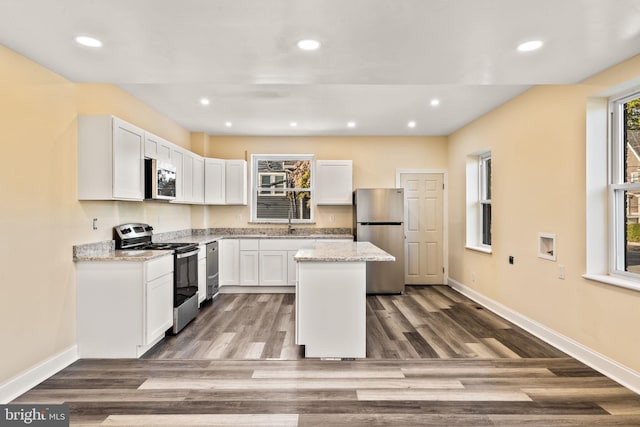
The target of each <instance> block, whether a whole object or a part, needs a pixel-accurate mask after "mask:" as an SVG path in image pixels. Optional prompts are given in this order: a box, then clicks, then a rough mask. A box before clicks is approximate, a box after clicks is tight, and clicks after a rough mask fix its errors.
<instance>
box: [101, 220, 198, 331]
mask: <svg viewBox="0 0 640 427" xmlns="http://www.w3.org/2000/svg"><path fill="white" fill-rule="evenodd" d="M152 237H153V227H152V226H150V225H149V224H141V223H129V224H121V225H118V226H115V227H113V238H114V240H115V241H116V249H126V250H171V251H173V328H172V329H171V330H172V332H173V333H174V334H177V333H178V332H180V331H181V330H182V329H183V328H184V327H185V326H187V324H188V323H189V322H191V321H192V320H193V319H195V317H196V315H197V314H198V252H199V251H200V249H198V245H197V244H196V243H153V239H152Z"/></svg>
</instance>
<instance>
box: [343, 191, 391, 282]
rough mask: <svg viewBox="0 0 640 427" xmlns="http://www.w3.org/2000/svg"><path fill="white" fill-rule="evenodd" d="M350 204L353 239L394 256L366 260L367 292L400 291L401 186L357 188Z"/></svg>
mask: <svg viewBox="0 0 640 427" xmlns="http://www.w3.org/2000/svg"><path fill="white" fill-rule="evenodd" d="M353 203H354V209H353V222H354V224H353V229H354V232H355V239H356V240H357V241H366V242H371V243H373V244H374V245H376V246H377V247H379V248H380V249H382V250H384V251H386V252H388V253H390V254H391V255H393V256H394V257H395V258H396V260H395V261H393V262H368V263H367V293H368V294H395V293H401V292H404V189H402V188H360V189H357V190H355V191H354V192H353Z"/></svg>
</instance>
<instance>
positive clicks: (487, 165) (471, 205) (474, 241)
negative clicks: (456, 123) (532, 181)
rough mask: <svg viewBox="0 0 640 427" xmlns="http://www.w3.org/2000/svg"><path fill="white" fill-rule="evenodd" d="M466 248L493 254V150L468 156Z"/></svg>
mask: <svg viewBox="0 0 640 427" xmlns="http://www.w3.org/2000/svg"><path fill="white" fill-rule="evenodd" d="M466 225H467V228H466V247H467V248H468V249H474V250H478V251H482V252H488V253H490V252H491V240H492V239H491V150H490V149H486V150H482V151H479V152H475V153H472V154H470V155H469V156H467V221H466Z"/></svg>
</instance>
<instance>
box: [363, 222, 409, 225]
mask: <svg viewBox="0 0 640 427" xmlns="http://www.w3.org/2000/svg"><path fill="white" fill-rule="evenodd" d="M358 224H360V225H402V223H401V222H359V223H358Z"/></svg>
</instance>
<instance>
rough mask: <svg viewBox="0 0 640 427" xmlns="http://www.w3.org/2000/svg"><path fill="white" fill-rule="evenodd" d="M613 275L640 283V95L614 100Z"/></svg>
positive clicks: (610, 190)
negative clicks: (629, 277) (630, 278)
mask: <svg viewBox="0 0 640 427" xmlns="http://www.w3.org/2000/svg"><path fill="white" fill-rule="evenodd" d="M610 109H611V119H612V123H611V124H612V126H611V130H612V134H611V157H610V158H611V165H610V168H611V169H610V170H611V181H610V183H609V200H610V201H611V203H610V205H609V217H610V218H611V228H610V230H611V233H612V234H611V236H610V241H611V243H612V245H611V247H612V248H613V251H612V252H613V253H612V262H611V265H610V272H611V273H613V274H619V275H628V276H631V277H635V278H636V279H640V182H639V179H638V177H639V176H640V92H635V93H633V94H631V95H628V96H624V97H622V98H617V99H614V100H611V103H610Z"/></svg>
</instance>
